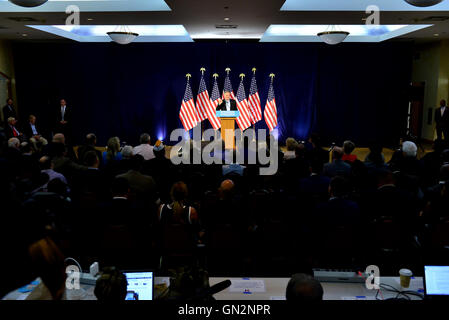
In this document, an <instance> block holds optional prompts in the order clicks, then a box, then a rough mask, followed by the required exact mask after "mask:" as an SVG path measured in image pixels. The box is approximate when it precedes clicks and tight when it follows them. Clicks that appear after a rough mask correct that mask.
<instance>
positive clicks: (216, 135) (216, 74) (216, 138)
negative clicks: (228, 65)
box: [212, 73, 221, 140]
mask: <svg viewBox="0 0 449 320" xmlns="http://www.w3.org/2000/svg"><path fill="white" fill-rule="evenodd" d="M212 78H214V80H215V81H217V78H218V73H214V74H213V75H212ZM218 94H220V91H219V92H218ZM215 109H216V108H215ZM220 130H221V120H220ZM215 140H218V129H217V130H215Z"/></svg>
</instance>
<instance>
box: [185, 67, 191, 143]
mask: <svg viewBox="0 0 449 320" xmlns="http://www.w3.org/2000/svg"><path fill="white" fill-rule="evenodd" d="M191 77H192V75H191V74H190V73H187V74H186V78H187V82H190V78H191ZM187 132H188V133H189V143H190V140H191V139H190V130H189V131H187Z"/></svg>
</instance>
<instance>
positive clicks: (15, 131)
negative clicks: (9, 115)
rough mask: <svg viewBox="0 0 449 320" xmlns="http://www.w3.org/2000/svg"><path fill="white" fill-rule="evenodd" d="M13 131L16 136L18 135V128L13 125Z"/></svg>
mask: <svg viewBox="0 0 449 320" xmlns="http://www.w3.org/2000/svg"><path fill="white" fill-rule="evenodd" d="M12 131H13V133H14V137H17V136H18V135H19V134H18V133H17V130H16V128H15V127H12Z"/></svg>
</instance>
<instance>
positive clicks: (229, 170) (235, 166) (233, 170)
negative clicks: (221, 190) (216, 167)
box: [222, 151, 246, 176]
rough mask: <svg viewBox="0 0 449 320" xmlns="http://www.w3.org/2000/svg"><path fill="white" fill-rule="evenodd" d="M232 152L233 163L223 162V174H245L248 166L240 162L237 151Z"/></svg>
mask: <svg viewBox="0 0 449 320" xmlns="http://www.w3.org/2000/svg"><path fill="white" fill-rule="evenodd" d="M231 154H232V158H233V160H232V161H231V163H229V164H223V166H222V172H223V176H227V175H231V176H232V175H237V176H243V174H244V172H245V168H246V167H245V166H243V165H241V164H240V163H239V162H238V159H237V154H236V152H235V151H234V152H232V153H231Z"/></svg>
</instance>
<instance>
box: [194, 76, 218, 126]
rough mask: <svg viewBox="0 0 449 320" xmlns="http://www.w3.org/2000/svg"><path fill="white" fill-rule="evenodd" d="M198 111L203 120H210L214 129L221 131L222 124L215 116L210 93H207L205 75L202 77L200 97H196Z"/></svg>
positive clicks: (199, 90)
mask: <svg viewBox="0 0 449 320" xmlns="http://www.w3.org/2000/svg"><path fill="white" fill-rule="evenodd" d="M196 109H197V112H198V115H201V120H200V121H203V120H204V119H209V122H210V124H211V125H212V127H213V128H214V129H215V130H217V129H220V127H221V123H220V120H218V118H217V116H216V114H215V107H214V104H213V103H212V101H211V100H210V98H209V92H207V88H206V82H205V81H204V77H203V75H201V80H200V88H199V89H198V95H197V97H196Z"/></svg>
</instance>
